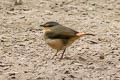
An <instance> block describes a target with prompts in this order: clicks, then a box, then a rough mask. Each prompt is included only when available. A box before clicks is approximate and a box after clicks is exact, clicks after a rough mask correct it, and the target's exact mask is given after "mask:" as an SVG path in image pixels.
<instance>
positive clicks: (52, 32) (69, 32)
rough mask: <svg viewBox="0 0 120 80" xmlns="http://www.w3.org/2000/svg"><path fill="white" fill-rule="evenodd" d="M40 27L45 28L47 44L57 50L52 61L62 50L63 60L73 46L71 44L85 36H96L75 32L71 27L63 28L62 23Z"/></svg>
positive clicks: (50, 23) (52, 22)
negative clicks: (68, 49)
mask: <svg viewBox="0 0 120 80" xmlns="http://www.w3.org/2000/svg"><path fill="white" fill-rule="evenodd" d="M40 26H41V27H43V30H44V40H45V42H46V43H47V44H48V45H49V46H50V47H51V48H53V49H56V50H57V51H56V53H55V54H54V55H53V57H52V58H51V59H54V57H55V56H57V53H58V52H59V51H60V50H63V52H62V55H61V57H60V60H61V59H62V58H63V55H64V53H65V51H66V48H68V47H69V46H71V44H72V43H73V42H74V41H75V40H77V39H79V38H80V37H83V36H85V35H92V36H94V34H89V33H80V32H78V31H75V30H73V29H71V28H69V27H66V26H63V25H61V24H60V23H58V22H54V21H49V22H46V23H44V24H41V25H40Z"/></svg>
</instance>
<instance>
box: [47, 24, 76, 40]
mask: <svg viewBox="0 0 120 80" xmlns="http://www.w3.org/2000/svg"><path fill="white" fill-rule="evenodd" d="M54 30H55V31H54ZM54 30H53V31H52V32H48V33H47V36H48V37H49V38H52V39H69V38H71V37H74V36H76V33H78V32H77V31H74V30H72V29H70V28H68V27H64V26H63V27H56V29H54Z"/></svg>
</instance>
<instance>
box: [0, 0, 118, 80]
mask: <svg viewBox="0 0 120 80" xmlns="http://www.w3.org/2000/svg"><path fill="white" fill-rule="evenodd" d="M47 21H57V22H59V23H60V24H62V25H65V26H67V27H69V28H72V29H74V30H77V31H79V32H86V33H94V34H96V36H94V37H93V36H88V37H82V38H81V39H79V40H77V41H76V42H75V43H74V44H73V45H72V46H71V47H69V48H68V49H67V51H66V53H65V57H64V59H63V60H61V61H59V57H60V55H59V56H57V57H56V59H53V60H50V58H51V57H52V56H53V55H54V53H55V50H53V49H51V48H50V47H49V46H47V45H46V44H45V42H44V40H43V31H42V28H40V27H39V25H40V24H42V23H45V22H47ZM60 53H61V52H60ZM60 53H59V54H60ZM13 79H14V80H120V0H59V1H58V0H24V1H23V4H22V5H17V6H15V5H14V2H13V0H1V1H0V80H13Z"/></svg>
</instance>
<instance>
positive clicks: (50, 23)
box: [40, 21, 59, 27]
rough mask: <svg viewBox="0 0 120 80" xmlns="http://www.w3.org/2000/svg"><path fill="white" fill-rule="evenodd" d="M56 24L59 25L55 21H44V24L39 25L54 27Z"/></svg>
mask: <svg viewBox="0 0 120 80" xmlns="http://www.w3.org/2000/svg"><path fill="white" fill-rule="evenodd" d="M56 25H59V23H57V22H52V21H51V22H47V23H45V24H42V25H40V26H41V27H54V26H56Z"/></svg>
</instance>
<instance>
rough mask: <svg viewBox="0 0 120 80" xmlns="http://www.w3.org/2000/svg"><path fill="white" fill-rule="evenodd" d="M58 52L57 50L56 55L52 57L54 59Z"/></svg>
mask: <svg viewBox="0 0 120 80" xmlns="http://www.w3.org/2000/svg"><path fill="white" fill-rule="evenodd" d="M57 53H58V50H57V52H56V53H55V55H53V57H52V58H51V59H54V57H55V56H57Z"/></svg>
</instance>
